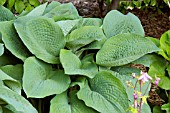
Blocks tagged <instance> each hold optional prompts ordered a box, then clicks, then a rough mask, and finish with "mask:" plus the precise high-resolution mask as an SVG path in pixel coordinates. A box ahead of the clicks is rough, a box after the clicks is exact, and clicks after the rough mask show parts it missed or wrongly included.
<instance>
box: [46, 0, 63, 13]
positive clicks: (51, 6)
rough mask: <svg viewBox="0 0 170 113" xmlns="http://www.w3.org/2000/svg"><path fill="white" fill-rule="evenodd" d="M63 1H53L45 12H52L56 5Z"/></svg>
mask: <svg viewBox="0 0 170 113" xmlns="http://www.w3.org/2000/svg"><path fill="white" fill-rule="evenodd" d="M60 4H61V3H60V2H57V1H52V2H51V3H50V4H49V5H48V6H47V7H46V9H45V11H44V14H46V13H48V12H50V11H51V10H53V9H54V8H55V7H57V6H59V5H60Z"/></svg>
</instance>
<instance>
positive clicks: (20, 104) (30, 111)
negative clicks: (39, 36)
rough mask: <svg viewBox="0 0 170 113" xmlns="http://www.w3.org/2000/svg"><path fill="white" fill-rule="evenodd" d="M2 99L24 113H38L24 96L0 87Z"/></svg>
mask: <svg viewBox="0 0 170 113" xmlns="http://www.w3.org/2000/svg"><path fill="white" fill-rule="evenodd" d="M0 99H2V100H4V101H5V102H6V103H8V104H9V105H11V106H12V107H13V108H14V109H15V110H16V111H18V112H22V113H38V112H37V111H36V109H35V108H34V107H33V106H32V105H31V104H30V103H29V102H28V101H27V100H26V99H25V98H24V97H22V96H20V95H19V94H17V93H15V92H14V91H12V90H9V89H7V88H5V87H0Z"/></svg>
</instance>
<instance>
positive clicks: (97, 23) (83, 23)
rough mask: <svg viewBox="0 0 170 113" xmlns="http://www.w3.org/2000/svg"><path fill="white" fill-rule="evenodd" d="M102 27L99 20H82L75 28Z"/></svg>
mask: <svg viewBox="0 0 170 113" xmlns="http://www.w3.org/2000/svg"><path fill="white" fill-rule="evenodd" d="M101 25H102V20H101V19H99V18H82V19H81V20H80V22H79V24H78V25H77V27H82V26H98V27H100V26H101Z"/></svg>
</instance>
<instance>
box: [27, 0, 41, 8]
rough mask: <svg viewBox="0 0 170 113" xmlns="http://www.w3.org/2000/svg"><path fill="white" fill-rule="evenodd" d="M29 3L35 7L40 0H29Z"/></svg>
mask: <svg viewBox="0 0 170 113" xmlns="http://www.w3.org/2000/svg"><path fill="white" fill-rule="evenodd" d="M29 3H30V4H31V5H33V6H35V7H37V6H38V5H40V2H39V1H38V0H29Z"/></svg>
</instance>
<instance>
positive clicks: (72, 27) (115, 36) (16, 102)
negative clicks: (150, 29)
mask: <svg viewBox="0 0 170 113" xmlns="http://www.w3.org/2000/svg"><path fill="white" fill-rule="evenodd" d="M0 34H1V35H0V36H1V37H0V62H1V63H0V66H1V67H0V112H1V111H2V112H7V110H8V111H11V112H14V113H18V112H24V113H38V112H39V113H41V112H50V113H112V112H114V113H125V112H126V113H128V112H130V111H127V109H128V107H129V105H130V104H131V103H132V99H131V98H132V97H131V96H132V95H131V96H130V95H129V91H128V90H127V89H126V85H125V82H126V80H131V77H130V76H129V72H133V70H132V68H126V71H124V73H122V71H118V72H114V71H113V68H115V69H116V67H117V66H119V67H120V66H124V65H127V64H129V63H132V62H142V61H143V60H142V61H136V60H138V59H139V58H141V57H143V56H144V55H147V54H148V53H153V52H157V51H159V50H160V49H159V48H158V47H157V46H156V45H155V44H154V43H153V42H152V41H151V40H150V39H148V38H145V37H144V30H143V27H142V25H141V23H140V21H139V19H138V18H137V17H136V16H135V15H133V14H131V13H129V14H127V15H123V14H122V13H120V12H118V11H116V10H114V11H111V12H109V13H108V14H107V15H106V17H105V18H104V20H103V21H102V20H101V19H98V18H96V19H92V18H82V17H81V16H79V15H78V12H77V10H76V8H75V7H74V6H73V4H71V3H68V4H60V3H58V2H52V3H51V4H48V5H47V3H45V4H42V5H40V6H38V7H36V8H35V9H33V10H32V11H31V12H29V13H23V14H21V15H18V16H14V15H13V14H12V13H11V12H10V11H9V10H8V9H6V8H5V7H3V6H0ZM166 39H167V38H166ZM163 42H164V41H163ZM163 42H162V43H163ZM163 44H164V43H163ZM160 45H162V44H160ZM161 48H162V49H163V50H164V52H165V50H166V49H164V46H162V47H161ZM166 53H168V51H167V52H166ZM166 53H165V54H166ZM155 58H156V57H155ZM139 60H140V59H139ZM150 64H151V63H149V64H147V65H150ZM151 65H152V64H151ZM122 69H123V68H122ZM168 71H169V68H168ZM126 78H127V79H126ZM22 89H23V91H24V93H25V94H26V96H27V97H29V98H30V99H29V100H31V101H30V102H29V101H28V100H27V99H26V98H24V97H23V96H22V95H21V90H22ZM54 96H55V97H54ZM45 97H46V98H48V97H50V99H51V105H50V111H43V110H44V109H42V108H43V105H44V103H45V102H44V103H43V101H42V100H43V99H41V98H45ZM52 97H54V98H52ZM35 98H38V99H39V102H38V103H37V99H35ZM129 100H130V102H129ZM42 103H43V104H42ZM33 105H34V107H33ZM41 107H42V108H41ZM35 108H36V109H35ZM146 108H147V109H149V108H148V107H146Z"/></svg>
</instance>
